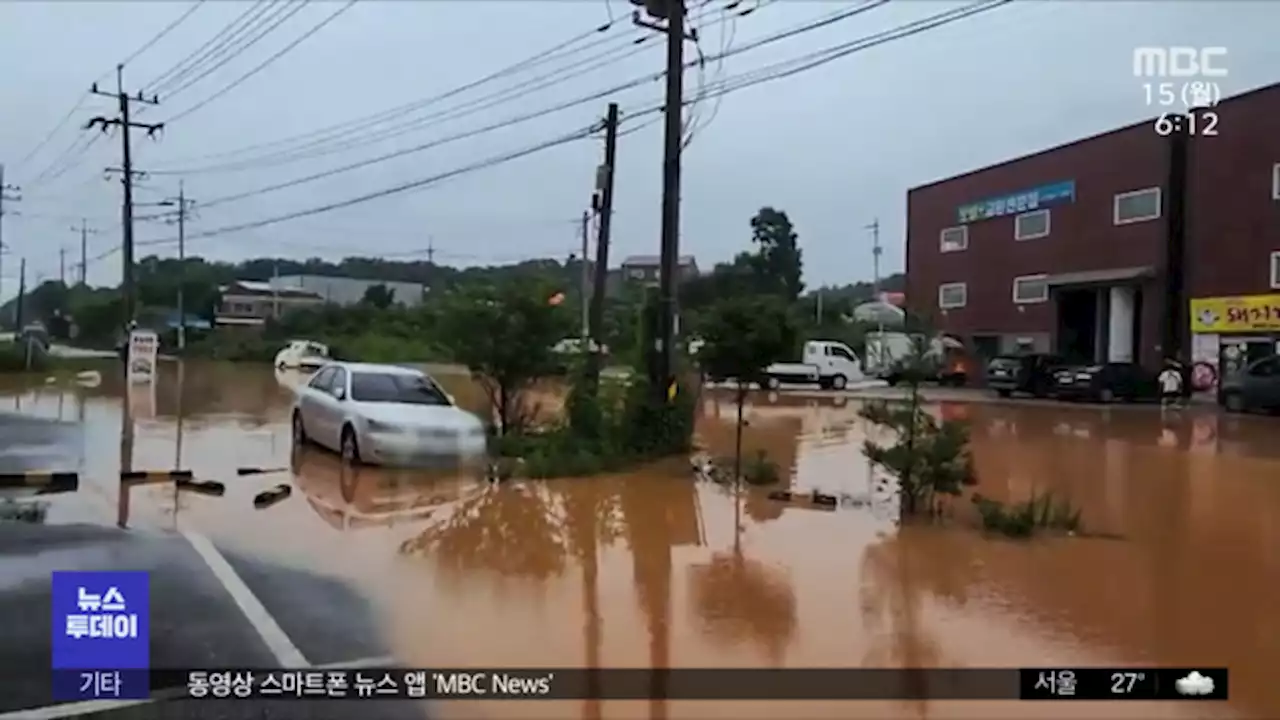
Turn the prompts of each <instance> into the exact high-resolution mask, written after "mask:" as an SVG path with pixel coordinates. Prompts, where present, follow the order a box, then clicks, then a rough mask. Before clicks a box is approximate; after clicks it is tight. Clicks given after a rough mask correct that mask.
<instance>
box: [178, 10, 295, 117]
mask: <svg viewBox="0 0 1280 720" xmlns="http://www.w3.org/2000/svg"><path fill="white" fill-rule="evenodd" d="M310 2H311V0H299V1H298V2H288V0H284V4H283V6H282V7H281V9H280V11H279V12H277V13H276V14H275V15H273V16H270V17H266V18H264V19H263V21H262V22H261V23H260V24H259V25H258V27H259V28H264V29H262V31H261V32H259V33H258V34H257V35H253V36H252V37H249V38H248V39H247V40H245V41H244V42H243V43H242V44H240V45H239V46H237V47H230V46H228V47H230V49H228V50H227V51H226V52H225V54H224V55H223V56H222V57H220V58H218V60H217V61H216V62H214V63H213V64H212V65H210V66H208V67H206V68H204V70H203V71H201V72H200V73H199V74H198V75H196V76H195V77H193V78H190V79H188V80H186V81H185V82H183V83H182V84H181V85H179V86H178V87H176V88H172V89H170V90H168V91H167V95H168V97H170V98H172V97H173V96H174V95H177V94H179V93H181V92H183V91H185V90H186V89H187V88H190V87H192V86H194V85H195V84H196V83H198V82H200V81H201V80H203V79H205V78H207V77H209V75H211V74H212V73H214V72H215V71H216V70H217V69H218V68H220V67H222V66H224V65H226V64H227V63H229V62H231V61H232V60H234V59H236V58H237V57H240V55H242V54H243V53H244V52H245V51H246V50H248V49H249V48H251V47H253V46H254V45H257V44H258V42H259V41H261V40H262V39H263V38H265V37H266V36H268V35H270V34H271V33H272V32H274V31H275V30H276V28H278V27H280V26H281V25H283V24H284V23H286V22H288V21H289V20H290V18H292V17H293V16H294V15H297V14H298V13H300V12H302V10H303V9H304V8H306V6H307V5H308V4H310ZM268 23H270V24H268ZM252 30H253V29H250V30H249V31H250V32H252ZM210 59H212V58H210Z"/></svg>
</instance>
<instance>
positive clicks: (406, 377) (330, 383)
mask: <svg viewBox="0 0 1280 720" xmlns="http://www.w3.org/2000/svg"><path fill="white" fill-rule="evenodd" d="M292 422H293V439H294V443H295V444H296V445H299V446H300V445H304V444H306V443H308V442H312V443H315V444H317V445H320V446H322V447H326V448H328V449H330V450H334V451H336V452H338V453H340V454H341V455H342V458H343V460H345V461H347V462H350V463H352V464H359V463H362V462H365V463H372V464H379V465H388V464H399V463H402V462H403V463H406V464H411V463H414V462H417V461H422V460H426V459H437V458H439V457H441V456H454V457H457V458H458V460H459V461H461V462H465V461H468V460H472V459H476V458H479V457H481V456H483V455H484V453H485V449H486V440H487V437H486V433H485V427H484V424H483V423H482V422H481V421H480V418H478V417H476V416H475V415H473V414H471V413H469V412H467V411H466V410H463V409H462V408H460V407H458V405H457V403H456V402H454V399H453V397H452V396H451V395H449V393H447V392H445V390H444V388H442V387H441V386H440V384H439V383H437V382H436V381H435V380H434V379H433V378H431V377H430V376H429V375H427V374H425V373H423V372H422V371H420V370H414V369H411V368H405V367H399V366H396V365H375V364H368V363H344V362H335V363H330V364H328V365H325V366H324V367H322V368H320V370H319V371H318V372H316V374H315V375H314V376H312V378H311V379H310V380H309V381H308V382H307V384H306V385H303V386H301V387H300V388H299V389H298V396H297V399H296V401H295V403H294V406H293V418H292Z"/></svg>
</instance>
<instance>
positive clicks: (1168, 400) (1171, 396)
mask: <svg viewBox="0 0 1280 720" xmlns="http://www.w3.org/2000/svg"><path fill="white" fill-rule="evenodd" d="M1182 375H1183V373H1182V368H1180V367H1178V365H1177V363H1175V362H1173V361H1168V362H1166V363H1165V365H1164V370H1161V371H1160V376H1159V378H1158V381H1159V383H1160V409H1162V410H1164V409H1169V408H1174V409H1176V408H1179V407H1181V406H1182V402H1183V387H1184V383H1183V378H1182Z"/></svg>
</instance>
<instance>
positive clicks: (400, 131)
mask: <svg viewBox="0 0 1280 720" xmlns="http://www.w3.org/2000/svg"><path fill="white" fill-rule="evenodd" d="M772 1H776V0H772ZM650 37H652V36H641V37H640V38H638V40H629V41H628V42H627V44H628V45H634V46H637V47H633V49H631V50H630V51H628V52H624V53H621V54H617V52H616V49H610V50H607V51H605V52H602V53H597V54H595V55H591V56H589V57H587V58H583V59H581V60H579V61H577V62H575V63H572V64H570V65H568V66H565V67H562V68H560V69H558V70H556V71H553V72H551V73H547V74H543V75H539V76H537V77H534V78H531V79H528V80H525V81H523V82H521V83H520V84H518V85H516V86H514V87H509V88H504V89H502V90H498V91H496V92H493V93H489V94H487V95H483V96H481V97H478V98H474V99H472V100H470V101H467V102H465V103H463V104H462V105H460V106H457V107H454V108H450V109H446V110H442V111H438V112H436V113H433V114H430V115H427V116H425V117H422V118H416V119H413V120H409V121H407V122H404V123H400V124H397V125H393V126H391V127H387V128H383V129H381V130H378V131H376V132H375V133H374V134H372V135H370V136H366V137H363V138H352V139H349V140H345V141H340V142H339V143H338V144H336V145H333V146H330V147H326V148H319V147H315V146H318V145H323V144H324V143H326V142H329V141H330V140H332V139H334V138H329V139H325V140H316V141H313V142H312V143H308V144H307V145H303V146H299V147H296V148H292V149H290V150H285V151H281V152H278V153H273V154H269V155H266V156H263V157H259V158H255V159H250V160H241V161H239V162H232V163H226V164H223V165H214V166H208V167H202V168H186V169H179V170H172V169H171V170H156V171H153V173H155V174H160V175H192V174H199V173H210V172H237V171H242V170H250V169H253V170H258V169H262V168H265V167H271V166H275V165H284V164H289V163H294V162H298V161H301V160H310V159H314V158H317V157H321V156H324V155H329V154H333V153H337V152H343V151H346V150H351V149H354V148H356V147H361V146H364V145H370V144H374V143H379V142H382V141H385V140H389V139H391V138H393V137H398V136H401V135H405V134H408V133H412V132H418V131H420V130H424V129H427V128H428V127H430V126H433V125H437V124H441V123H446V122H449V121H452V120H457V119H460V118H463V117H467V116H470V115H475V114H478V113H481V112H483V111H485V110H489V109H492V108H494V107H498V106H500V105H505V104H507V103H510V102H512V101H514V100H516V99H519V98H521V97H525V96H528V95H532V94H534V93H537V92H540V91H542V90H545V89H547V88H550V87H554V86H556V85H560V84H563V83H565V82H567V81H569V80H571V79H573V78H576V77H580V76H582V75H586V74H589V73H591V72H595V71H596V70H599V69H601V68H604V67H607V66H609V65H613V64H615V63H617V62H620V61H622V60H624V59H626V58H628V57H631V56H633V55H636V54H638V53H641V52H644V51H646V50H647V49H648V48H649V47H652V46H653V45H652V44H650V45H642V44H641V42H640V41H644V40H647V39H648V38H650ZM584 66H585V67H584ZM574 68H578V69H577V70H576V71H575V72H571V73H567V74H566V71H568V70H571V69H574ZM468 137H470V136H468ZM432 147H434V145H433V146H432ZM312 148H313V149H312Z"/></svg>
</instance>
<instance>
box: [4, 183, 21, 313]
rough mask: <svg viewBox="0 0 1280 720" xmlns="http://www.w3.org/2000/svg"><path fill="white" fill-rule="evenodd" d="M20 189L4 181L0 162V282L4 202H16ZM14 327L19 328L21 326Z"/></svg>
mask: <svg viewBox="0 0 1280 720" xmlns="http://www.w3.org/2000/svg"><path fill="white" fill-rule="evenodd" d="M21 191H22V188H20V187H18V186H17V185H9V184H6V183H5V181H4V163H0V284H2V281H3V278H4V252H5V249H6V248H7V247H8V246H7V245H5V244H4V216H5V209H4V204H5V203H6V202H18V201H20V200H22V195H20V194H19V193H21ZM0 297H3V295H2V294H0ZM14 329H15V330H21V328H14Z"/></svg>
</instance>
